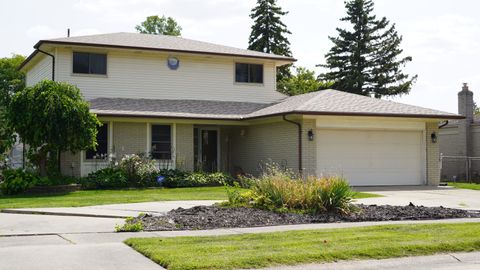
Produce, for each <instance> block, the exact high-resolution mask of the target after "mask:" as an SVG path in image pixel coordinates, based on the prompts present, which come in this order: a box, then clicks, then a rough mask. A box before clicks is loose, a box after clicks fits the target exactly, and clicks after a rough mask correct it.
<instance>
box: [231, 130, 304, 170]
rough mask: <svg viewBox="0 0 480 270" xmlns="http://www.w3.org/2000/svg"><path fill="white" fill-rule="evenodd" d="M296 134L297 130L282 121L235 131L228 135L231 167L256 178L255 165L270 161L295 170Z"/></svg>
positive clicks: (296, 163)
mask: <svg viewBox="0 0 480 270" xmlns="http://www.w3.org/2000/svg"><path fill="white" fill-rule="evenodd" d="M242 129H243V130H244V135H243V136H241V133H242V131H241V130H242ZM297 134H298V132H297V127H296V126H295V125H293V124H291V123H287V122H284V121H281V122H277V123H270V124H261V125H253V126H246V127H237V128H235V129H234V130H232V135H231V137H232V145H231V148H232V167H241V168H242V169H243V170H244V171H245V172H247V173H251V174H259V173H260V170H259V164H261V163H262V162H266V161H268V160H270V159H271V160H272V161H273V162H276V163H279V164H286V166H287V167H288V168H291V169H294V170H297V168H298V148H297V144H298V137H297Z"/></svg>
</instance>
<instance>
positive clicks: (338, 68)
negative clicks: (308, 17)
mask: <svg viewBox="0 0 480 270" xmlns="http://www.w3.org/2000/svg"><path fill="white" fill-rule="evenodd" d="M373 6H374V4H373V1H372V0H349V1H346V2H345V7H346V9H347V16H346V17H344V18H342V19H340V20H341V21H345V22H350V23H351V24H352V26H353V29H352V30H347V29H341V28H337V31H338V37H329V39H330V40H331V41H332V42H333V43H334V45H333V47H332V48H331V49H330V51H329V52H328V53H327V54H326V55H325V57H326V60H327V61H326V64H325V65H320V66H323V67H326V68H328V69H329V71H328V72H326V73H324V74H321V75H320V76H319V78H320V79H322V80H327V81H334V82H335V83H334V85H333V88H335V89H338V90H342V91H346V92H351V93H355V94H360V95H365V96H374V97H376V98H381V97H383V96H394V95H400V94H407V93H408V92H409V91H410V89H411V87H412V84H413V83H414V82H415V80H416V79H417V75H415V76H413V77H410V76H409V75H407V74H404V73H403V72H402V70H401V68H402V67H404V66H405V64H406V63H408V62H410V61H412V57H410V56H407V57H403V58H401V56H400V55H401V54H402V53H403V50H402V49H400V43H401V42H402V37H401V36H399V35H398V33H397V31H396V29H395V24H392V25H390V21H388V20H387V19H386V18H385V17H383V18H381V19H380V20H378V19H377V18H376V16H375V15H372V12H373Z"/></svg>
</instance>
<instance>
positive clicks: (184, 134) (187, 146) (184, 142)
mask: <svg viewBox="0 0 480 270" xmlns="http://www.w3.org/2000/svg"><path fill="white" fill-rule="evenodd" d="M175 151H176V168H177V169H180V170H186V171H193V167H194V164H193V163H194V161H193V124H176V149H175Z"/></svg>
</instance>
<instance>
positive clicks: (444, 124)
mask: <svg viewBox="0 0 480 270" xmlns="http://www.w3.org/2000/svg"><path fill="white" fill-rule="evenodd" d="M446 125H448V120H445V123H443V124H441V125H439V126H438V129H441V128H443V127H444V126H446Z"/></svg>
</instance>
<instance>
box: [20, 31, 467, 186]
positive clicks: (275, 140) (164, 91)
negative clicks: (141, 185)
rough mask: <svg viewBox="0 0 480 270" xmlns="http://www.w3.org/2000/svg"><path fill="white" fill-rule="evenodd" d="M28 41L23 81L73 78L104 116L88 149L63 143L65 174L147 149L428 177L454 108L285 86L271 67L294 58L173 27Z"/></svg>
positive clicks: (389, 176)
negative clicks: (287, 90) (179, 33)
mask: <svg viewBox="0 0 480 270" xmlns="http://www.w3.org/2000/svg"><path fill="white" fill-rule="evenodd" d="M34 47H35V49H36V50H35V52H34V53H33V54H32V55H30V56H29V57H28V59H27V60H26V61H25V63H24V64H23V65H22V69H23V70H24V71H26V73H27V85H29V86H30V85H33V84H35V83H37V82H38V81H39V80H42V79H50V78H52V75H54V79H55V80H56V81H65V82H68V83H71V84H74V85H77V86H78V87H79V88H80V89H81V91H82V93H83V95H84V96H85V98H86V99H87V100H89V101H90V103H91V111H92V112H94V113H96V114H97V115H98V117H99V119H100V120H101V121H102V122H103V123H104V125H103V127H101V128H100V130H99V134H98V144H99V146H98V148H97V150H96V152H94V151H82V152H80V153H77V154H71V153H63V154H62V156H61V164H62V172H63V173H65V174H72V175H74V176H80V175H86V174H88V173H89V172H91V171H93V170H95V169H98V168H100V167H103V166H105V164H106V163H107V161H104V160H99V159H93V157H94V156H96V155H97V156H98V155H100V154H104V155H111V154H112V153H114V154H115V156H116V157H117V159H119V158H121V157H122V156H123V155H125V154H133V153H148V154H150V155H151V156H152V157H153V158H155V159H156V160H158V162H159V165H160V166H162V167H170V168H174V167H176V168H180V169H185V170H194V169H203V170H206V171H216V170H221V171H227V172H231V173H239V172H245V173H251V174H258V173H259V172H260V170H261V167H262V164H263V163H264V162H267V161H269V160H271V161H273V162H276V163H279V164H282V165H283V166H285V167H287V168H291V169H294V170H296V171H299V170H301V171H303V173H304V174H309V175H321V174H341V175H344V176H345V177H346V178H347V179H348V180H349V181H350V182H351V184H352V185H359V186H361V185H425V184H429V185H437V184H438V183H439V179H440V169H439V145H438V143H436V136H437V133H438V124H439V123H440V122H441V121H443V120H445V119H459V118H461V117H460V116H459V115H456V114H450V113H445V112H441V111H436V110H431V109H425V108H420V107H415V106H410V105H404V104H400V103H395V102H390V101H385V100H380V99H374V98H369V97H364V96H359V95H354V94H349V93H345V92H340V91H335V90H324V91H319V92H316V93H310V94H305V95H300V96H294V97H286V96H284V95H282V94H280V93H279V92H277V91H276V79H275V78H276V75H275V72H276V67H278V66H281V65H285V64H290V63H293V62H294V61H295V59H293V58H291V57H285V56H279V55H273V54H266V53H261V52H255V51H249V50H243V49H237V48H232V47H227V46H221V45H215V44H211V43H205V42H200V41H194V40H189V39H184V38H180V37H172V36H156V35H147V34H132V33H114V34H104V35H92V36H81V37H67V38H59V39H51V40H41V41H39V42H38V43H37V44H36V45H35V46H34ZM40 50H41V51H43V52H46V53H48V54H51V56H53V57H54V65H53V66H52V57H51V56H49V55H47V54H45V53H42V52H41V51H40ZM52 70H54V71H52ZM52 72H53V74H52Z"/></svg>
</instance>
